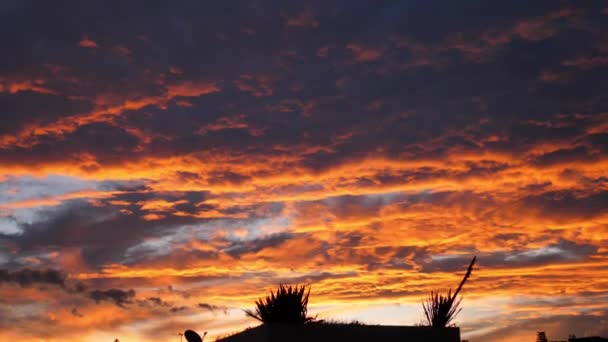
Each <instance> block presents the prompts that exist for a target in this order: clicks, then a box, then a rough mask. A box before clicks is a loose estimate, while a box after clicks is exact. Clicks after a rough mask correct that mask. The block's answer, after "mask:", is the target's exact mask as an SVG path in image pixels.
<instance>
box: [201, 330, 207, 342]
mask: <svg viewBox="0 0 608 342" xmlns="http://www.w3.org/2000/svg"><path fill="white" fill-rule="evenodd" d="M205 336H207V332H206V331H205V333H204V334H203V338H202V339H201V342H203V340H204V339H205Z"/></svg>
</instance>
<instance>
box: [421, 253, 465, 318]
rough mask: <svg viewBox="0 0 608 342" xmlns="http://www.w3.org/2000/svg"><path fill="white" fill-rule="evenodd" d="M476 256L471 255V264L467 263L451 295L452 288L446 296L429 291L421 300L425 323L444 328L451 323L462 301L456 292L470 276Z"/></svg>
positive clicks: (458, 291) (459, 309)
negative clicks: (465, 271) (465, 269)
mask: <svg viewBox="0 0 608 342" xmlns="http://www.w3.org/2000/svg"><path fill="white" fill-rule="evenodd" d="M476 259H477V257H473V260H471V264H469V268H468V269H467V273H466V274H465V275H464V278H462V281H461V282H460V285H458V288H457V289H456V291H455V292H454V294H453V295H452V289H449V290H448V293H447V296H444V295H443V294H440V293H439V292H433V291H431V294H430V295H429V297H428V298H427V299H426V300H425V301H423V302H422V307H423V308H424V316H425V319H426V324H427V325H429V326H432V327H434V328H445V327H447V326H449V325H451V323H452V321H453V320H454V318H456V316H457V315H458V313H459V312H460V311H461V310H462V308H461V307H460V303H461V302H462V297H461V298H457V296H458V293H460V290H461V289H462V286H463V285H464V283H465V282H466V281H467V279H469V277H470V276H471V272H473V265H475V260H476Z"/></svg>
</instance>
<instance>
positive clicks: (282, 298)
mask: <svg viewBox="0 0 608 342" xmlns="http://www.w3.org/2000/svg"><path fill="white" fill-rule="evenodd" d="M309 295H310V287H309V286H306V285H302V286H298V285H295V286H291V285H283V284H280V285H279V287H278V288H277V289H276V291H275V292H273V291H270V294H269V295H268V296H266V297H264V298H259V299H258V300H256V302H255V310H245V313H246V314H247V316H249V317H252V318H255V319H257V320H258V321H260V322H262V323H264V324H305V323H308V322H312V321H314V320H315V319H316V316H315V317H310V316H308V296H309Z"/></svg>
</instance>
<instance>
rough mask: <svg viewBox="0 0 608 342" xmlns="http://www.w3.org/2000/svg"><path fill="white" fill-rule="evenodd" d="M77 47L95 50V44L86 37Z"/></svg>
mask: <svg viewBox="0 0 608 342" xmlns="http://www.w3.org/2000/svg"><path fill="white" fill-rule="evenodd" d="M78 46H80V47H83V48H86V49H95V48H97V47H98V46H97V43H96V42H95V41H94V40H92V39H89V38H88V37H86V36H84V37H83V38H82V39H81V40H80V41H79V42H78Z"/></svg>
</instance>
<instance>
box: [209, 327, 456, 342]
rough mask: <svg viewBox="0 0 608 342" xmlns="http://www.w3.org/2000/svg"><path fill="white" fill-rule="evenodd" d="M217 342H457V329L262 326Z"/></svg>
mask: <svg viewBox="0 0 608 342" xmlns="http://www.w3.org/2000/svg"><path fill="white" fill-rule="evenodd" d="M219 341H221V342H284V341H290V342H326V341H327V342H329V341H331V342H334V341H348V342H359V341H360V342H384V341H386V342H393V341H394V342H429V341H437V342H460V329H459V328H445V329H435V328H430V327H410V326H373V325H347V324H344V325H341V324H310V325H304V326H300V327H293V326H266V325H262V326H259V327H256V328H253V329H249V330H245V331H243V332H241V333H238V334H236V335H233V336H230V337H227V338H224V339H221V340H219Z"/></svg>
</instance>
